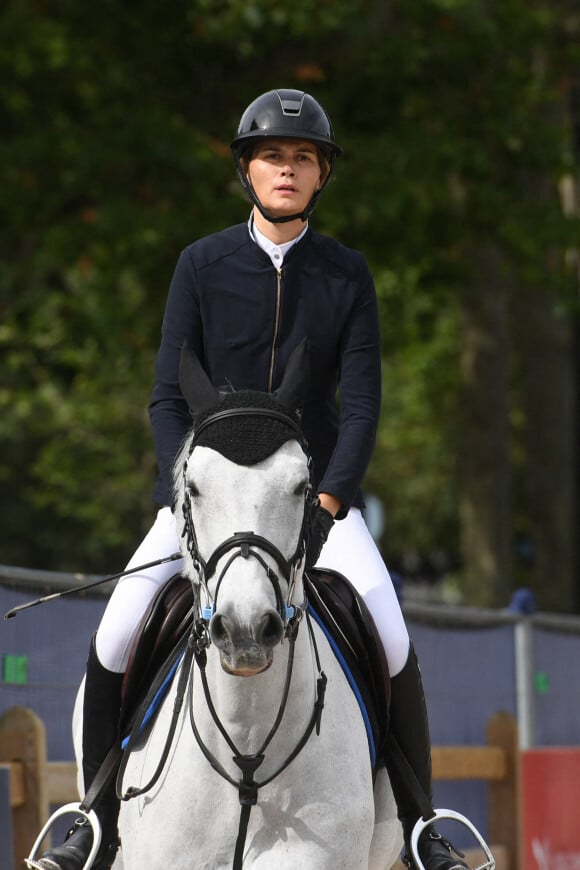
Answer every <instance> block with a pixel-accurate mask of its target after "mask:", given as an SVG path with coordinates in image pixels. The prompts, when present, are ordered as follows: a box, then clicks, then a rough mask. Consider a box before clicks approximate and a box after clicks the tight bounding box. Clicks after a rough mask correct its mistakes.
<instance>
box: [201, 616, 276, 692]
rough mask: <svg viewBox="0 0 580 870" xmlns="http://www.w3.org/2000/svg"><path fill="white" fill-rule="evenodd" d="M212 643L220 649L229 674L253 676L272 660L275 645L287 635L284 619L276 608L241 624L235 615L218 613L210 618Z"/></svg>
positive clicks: (225, 669) (223, 664) (224, 666)
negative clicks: (248, 623) (252, 620)
mask: <svg viewBox="0 0 580 870" xmlns="http://www.w3.org/2000/svg"><path fill="white" fill-rule="evenodd" d="M209 633H210V637H211V640H212V643H213V644H214V645H215V646H216V647H217V648H218V650H219V652H220V661H221V666H222V668H223V669H224V671H226V673H228V674H233V675H235V676H240V677H251V676H255V675H256V674H260V673H262V672H263V671H265V670H267V669H268V668H269V667H270V665H271V664H272V659H273V648H274V647H275V646H276V645H277V644H279V643H280V642H281V641H282V638H283V637H284V623H283V622H282V620H281V618H280V616H279V614H278V613H276V611H275V610H270V611H267V612H266V613H263V614H262V615H261V616H259V617H256V619H255V620H254V622H253V623H252V624H251V625H248V626H243V627H242V626H240V625H239V624H238V623H237V622H236V621H235V620H234V619H232V617H230V616H227V615H225V614H221V613H216V614H215V615H214V616H213V617H212V619H211V622H210V625H209Z"/></svg>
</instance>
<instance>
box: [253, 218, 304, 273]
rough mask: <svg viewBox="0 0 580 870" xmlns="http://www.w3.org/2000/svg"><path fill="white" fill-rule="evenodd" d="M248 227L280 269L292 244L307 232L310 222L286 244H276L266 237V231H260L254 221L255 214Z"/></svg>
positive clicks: (257, 242)
mask: <svg viewBox="0 0 580 870" xmlns="http://www.w3.org/2000/svg"><path fill="white" fill-rule="evenodd" d="M248 229H249V231H250V236H251V237H252V238H253V240H254V241H255V242H256V244H257V245H259V247H260V248H262V250H263V251H265V252H266V254H268V256H269V257H270V259H271V260H272V263H273V265H274V267H275V268H276V269H280V267H281V266H282V263H283V262H284V257H285V256H286V254H287V253H288V251H289V250H290V248H291V247H292V245H295V244H296V242H298V241H300V239H301V238H302V236H303V235H304V234H305V233H306V230H307V229H308V223H307V224H306V226H305V227H304V229H303V230H302V232H301V233H300V235H299V236H296V238H295V239H291V241H289V242H284V244H282V245H276V244H274V242H272V241H270V239H268V238H266V236H265V235H264V233H262V232H260V230H259V229H258V227H257V226H256V225H255V223H254V217H253V215H252V216H251V217H250V220H249V221H248Z"/></svg>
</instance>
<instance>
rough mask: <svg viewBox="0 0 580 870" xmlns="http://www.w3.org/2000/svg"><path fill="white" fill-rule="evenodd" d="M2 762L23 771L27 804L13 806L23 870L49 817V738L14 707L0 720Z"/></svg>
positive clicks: (17, 854)
mask: <svg viewBox="0 0 580 870" xmlns="http://www.w3.org/2000/svg"><path fill="white" fill-rule="evenodd" d="M0 762H17V763H18V764H19V766H21V767H22V773H23V782H24V794H25V800H24V801H15V802H14V804H15V805H13V816H12V827H13V835H14V860H15V866H16V867H21V866H22V863H23V861H24V858H26V857H27V856H28V854H29V852H30V849H31V847H32V844H33V843H34V840H35V839H36V836H37V834H38V831H39V830H40V828H41V827H42V825H43V824H44V823H45V821H46V819H47V818H48V813H49V804H48V782H47V768H46V734H45V730H44V725H43V724H42V721H41V720H40V719H39V718H38V716H37V715H36V714H35V713H33V712H32V710H28V709H26V708H25V707H13V708H12V709H10V710H8V711H7V712H6V713H4V715H3V716H2V717H0Z"/></svg>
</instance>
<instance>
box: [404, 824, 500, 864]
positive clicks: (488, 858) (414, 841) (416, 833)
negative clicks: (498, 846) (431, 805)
mask: <svg viewBox="0 0 580 870" xmlns="http://www.w3.org/2000/svg"><path fill="white" fill-rule="evenodd" d="M437 819H449V820H451V821H454V822H459V824H461V825H463V826H464V827H466V828H467V829H468V831H470V833H471V834H473V836H474V837H475V839H476V840H477V842H478V843H479V845H480V846H481V848H482V849H483V852H484V854H485V861H484V862H483V864H478V865H477V867H476V868H475V870H495V858H494V857H493V855H492V854H491V849H490V848H489V846H488V845H487V843H486V842H485V840H484V839H483V837H482V836H481V834H480V833H479V831H478V830H477V828H476V827H475V825H474V824H473V823H472V822H470V821H469V819H468V818H466V817H465V816H462V815H461V813H456V812H455V810H433V816H432V817H431V818H430V819H427V820H425V819H423V818H419V820H418V821H417V822H416V824H415V827H414V828H413V832H412V834H411V842H410V844H409V847H410V850H411V857H412V859H413V861H414V862H415V866H416V868H417V870H425V865H424V864H423V862H422V861H421V858H420V857H419V849H418V846H419V837H420V836H421V834H422V833H423V831H424V830H425V829H426V828H430V827H431V825H432V824H433V823H434V822H436V821H437Z"/></svg>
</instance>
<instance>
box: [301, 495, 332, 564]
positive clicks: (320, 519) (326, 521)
mask: <svg viewBox="0 0 580 870" xmlns="http://www.w3.org/2000/svg"><path fill="white" fill-rule="evenodd" d="M333 525H334V517H333V516H332V514H331V513H330V511H327V510H326V508H323V507H322V505H321V504H320V503H318V504H317V505H315V506H314V507H313V509H312V516H311V518H310V530H309V534H308V541H307V544H306V554H305V556H306V559H305V567H306V568H307V569H308V568H312V567H313V566H314V565H316V563H317V562H318V557H319V556H320V551H321V550H322V547H323V546H324V543H325V541H326V539H327V538H328V535H329V534H330V530H331V528H332V527H333Z"/></svg>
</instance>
